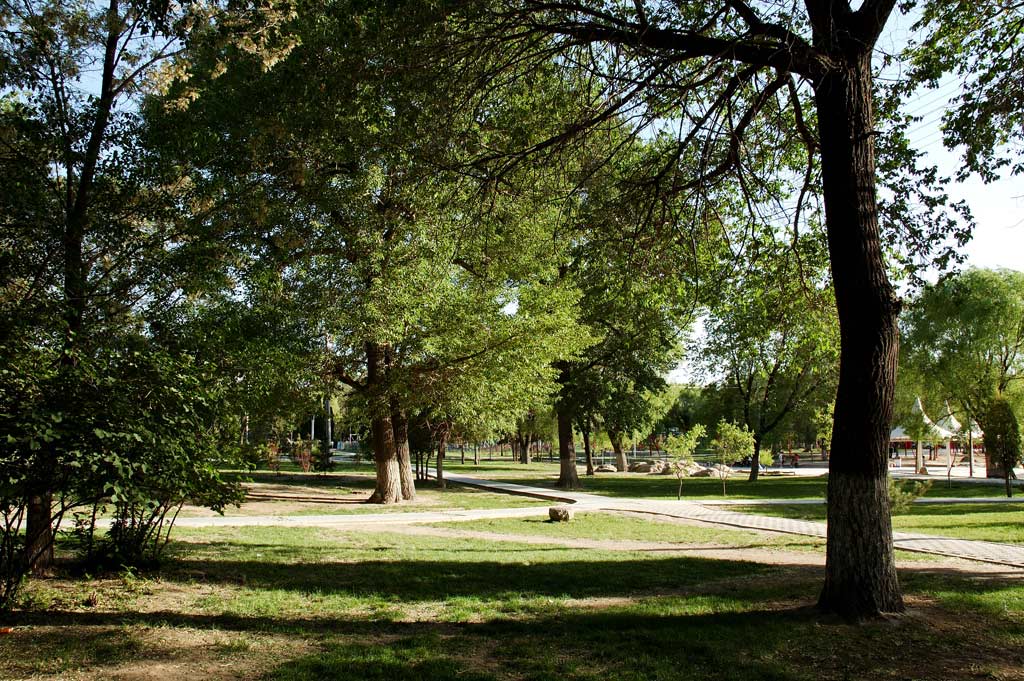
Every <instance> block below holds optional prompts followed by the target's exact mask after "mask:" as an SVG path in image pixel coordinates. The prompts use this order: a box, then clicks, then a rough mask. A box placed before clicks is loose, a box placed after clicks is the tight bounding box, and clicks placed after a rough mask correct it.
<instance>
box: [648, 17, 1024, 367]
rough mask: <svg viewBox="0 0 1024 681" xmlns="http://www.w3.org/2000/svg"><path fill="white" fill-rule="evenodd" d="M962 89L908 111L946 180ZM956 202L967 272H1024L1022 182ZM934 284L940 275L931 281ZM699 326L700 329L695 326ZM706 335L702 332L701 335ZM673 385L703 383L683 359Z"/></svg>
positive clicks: (902, 28)
mask: <svg viewBox="0 0 1024 681" xmlns="http://www.w3.org/2000/svg"><path fill="white" fill-rule="evenodd" d="M909 25H910V21H909V20H908V19H907V18H906V17H895V18H894V20H893V23H892V27H891V28H890V29H889V30H888V31H887V33H886V34H885V35H884V36H883V38H882V40H880V42H879V48H880V49H881V50H884V51H887V52H890V53H896V52H898V51H899V50H901V49H902V47H903V45H905V44H906V42H907V39H908V35H909V31H908V29H907V27H908V26H909ZM961 89H962V85H961V83H960V82H959V80H958V79H956V78H952V77H950V78H947V79H945V80H943V81H941V82H940V85H939V87H938V88H937V89H936V90H934V91H926V92H922V93H920V95H919V96H918V97H916V98H915V99H914V100H913V101H911V102H908V104H907V105H906V106H905V109H906V111H907V112H908V113H912V114H914V115H916V116H921V117H922V120H921V121H920V122H918V123H914V124H912V125H911V126H909V127H908V129H907V134H908V136H909V137H910V140H911V142H913V143H914V146H915V148H917V149H919V150H922V151H925V152H926V153H927V154H928V157H927V159H924V160H925V161H926V162H930V163H934V164H936V165H937V166H938V168H939V170H940V172H941V174H942V175H945V176H949V177H952V176H954V175H955V171H956V169H957V168H959V167H960V158H959V155H958V154H957V153H956V152H955V150H954V151H950V150H947V149H945V148H944V147H943V146H942V133H941V130H940V129H939V124H940V122H941V118H942V113H943V111H945V109H946V105H947V103H948V100H949V98H950V97H952V96H953V95H955V94H958V93H959V92H960V90H961ZM947 191H948V192H949V195H950V198H951V199H952V200H953V201H957V200H960V199H963V200H965V201H966V202H967V205H968V206H970V208H971V211H972V213H973V214H974V219H975V222H976V225H977V227H976V229H975V230H974V235H973V238H972V239H971V241H970V242H968V244H967V245H966V246H965V247H964V252H965V253H966V255H967V261H966V262H965V263H964V265H963V268H964V269H966V268H968V267H983V268H999V267H1005V268H1009V269H1014V270H1020V271H1024V177H1019V176H1018V177H1005V176H1004V177H1003V178H1001V179H1000V180H998V181H996V182H992V183H989V184H985V183H983V182H982V181H981V180H980V179H978V178H976V177H972V178H969V179H968V180H966V181H965V182H962V183H961V182H955V181H953V182H951V183H950V184H949V185H948V186H947ZM927 278H929V279H932V280H934V279H935V278H936V275H934V274H933V276H930V277H927ZM697 326H698V327H701V325H700V324H698V325H697ZM701 332H702V330H701V329H700V328H698V330H697V333H701ZM668 380H669V382H672V383H693V382H699V380H700V377H699V376H697V375H695V374H694V372H693V371H692V368H691V367H690V366H689V365H688V363H687V362H686V360H684V361H683V362H682V363H681V364H680V365H679V366H678V367H676V368H675V369H674V370H673V371H672V372H670V373H669V375H668Z"/></svg>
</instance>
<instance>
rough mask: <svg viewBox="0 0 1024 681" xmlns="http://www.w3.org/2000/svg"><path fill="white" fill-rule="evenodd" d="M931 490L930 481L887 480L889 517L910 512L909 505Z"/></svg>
mask: <svg viewBox="0 0 1024 681" xmlns="http://www.w3.org/2000/svg"><path fill="white" fill-rule="evenodd" d="M931 488H932V481H931V480H922V481H917V482H915V481H913V480H905V481H902V482H901V481H898V480H896V479H894V478H891V477H890V478H889V513H890V515H896V514H900V513H906V512H907V511H908V510H910V505H911V504H913V503H914V500H915V499H919V498H921V497H923V496H924V495H925V493H926V492H928V490H930V489H931Z"/></svg>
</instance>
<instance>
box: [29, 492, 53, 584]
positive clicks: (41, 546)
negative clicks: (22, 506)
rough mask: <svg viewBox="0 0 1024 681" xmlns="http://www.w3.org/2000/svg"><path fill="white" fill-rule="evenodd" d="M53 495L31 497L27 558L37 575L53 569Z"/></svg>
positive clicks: (47, 493)
mask: <svg viewBox="0 0 1024 681" xmlns="http://www.w3.org/2000/svg"><path fill="white" fill-rule="evenodd" d="M52 509H53V494H52V493H50V492H45V493H43V494H37V495H33V496H31V497H29V500H28V509H27V513H26V515H27V518H26V522H27V527H26V532H25V557H26V559H27V560H28V565H29V566H30V568H31V571H32V573H33V574H35V575H41V574H44V573H46V572H49V570H50V568H52V567H53V525H52V522H53V519H52V517H51V513H52Z"/></svg>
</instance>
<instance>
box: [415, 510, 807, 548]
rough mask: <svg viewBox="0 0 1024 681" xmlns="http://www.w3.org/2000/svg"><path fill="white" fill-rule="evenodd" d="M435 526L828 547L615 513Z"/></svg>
mask: <svg viewBox="0 0 1024 681" xmlns="http://www.w3.org/2000/svg"><path fill="white" fill-rule="evenodd" d="M435 525H437V526H438V527H447V528H451V529H455V530H473V531H478V532H494V533H498V534H511V535H528V536H541V537H551V538H554V539H596V540H606V541H641V542H666V543H673V544H701V545H720V546H743V547H747V548H774V549H786V550H794V549H796V550H804V549H811V550H820V549H822V548H823V547H824V546H825V542H824V540H821V539H818V538H816V537H801V536H797V535H782V534H767V533H757V532H748V531H744V530H734V529H728V528H722V527H710V526H706V525H686V524H682V523H671V522H659V521H652V520H649V519H647V518H636V517H629V516H622V515H616V514H612V513H579V514H577V515H576V517H575V519H574V520H573V521H572V522H568V523H553V522H549V521H548V520H545V519H543V518H498V519H488V520H473V521H467V522H449V523H435Z"/></svg>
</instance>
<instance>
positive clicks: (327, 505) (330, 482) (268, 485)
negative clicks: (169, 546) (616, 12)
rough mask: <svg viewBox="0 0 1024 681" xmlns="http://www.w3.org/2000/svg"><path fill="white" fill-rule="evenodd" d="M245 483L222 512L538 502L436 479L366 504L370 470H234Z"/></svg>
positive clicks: (188, 513)
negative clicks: (393, 500)
mask: <svg viewBox="0 0 1024 681" xmlns="http://www.w3.org/2000/svg"><path fill="white" fill-rule="evenodd" d="M237 477H238V478H239V479H241V480H244V481H246V483H245V484H246V485H247V487H248V489H249V492H250V495H249V497H248V498H247V500H246V501H245V503H243V504H242V506H241V507H228V508H227V509H225V511H224V515H227V516H254V515H334V514H359V513H407V512H416V511H438V510H461V509H487V508H519V507H525V506H538V507H539V506H543V505H544V504H545V503H548V502H544V501H541V500H538V499H533V498H530V497H523V496H516V495H511V494H498V493H493V492H486V491H484V490H481V489H479V488H474V487H465V486H462V485H448V486H447V488H446V489H444V490H441V489H440V488H439V486H438V483H437V481H435V480H427V481H421V482H418V483H417V484H416V490H417V497H416V499H415V500H414V501H412V502H407V503H403V504H391V505H387V506H382V505H380V504H367V503H365V500H366V499H367V498H368V497H369V496H370V493H371V492H372V491H373V486H374V479H373V473H372V470H371V471H370V472H365V471H360V470H356V471H349V470H347V469H346V470H344V471H335V472H331V473H327V474H319V473H302V472H301V471H292V472H288V473H283V472H282V473H280V474H278V473H273V472H267V471H256V472H252V473H247V474H237ZM181 515H182V517H194V516H209V515H212V511H210V510H209V509H207V508H203V507H199V506H186V507H184V508H183V509H182V513H181Z"/></svg>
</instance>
